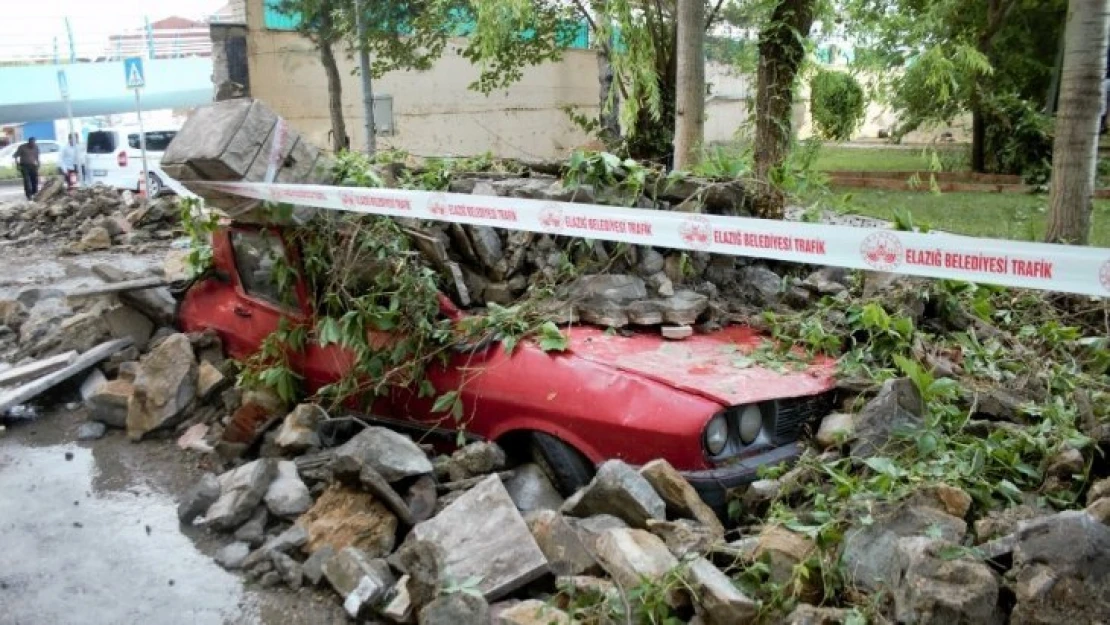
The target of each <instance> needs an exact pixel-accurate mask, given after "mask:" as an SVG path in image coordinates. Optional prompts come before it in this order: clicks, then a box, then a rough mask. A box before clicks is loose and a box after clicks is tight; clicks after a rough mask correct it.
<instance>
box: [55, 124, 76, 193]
mask: <svg viewBox="0 0 1110 625" xmlns="http://www.w3.org/2000/svg"><path fill="white" fill-rule="evenodd" d="M59 159H60V160H61V163H60V164H61V166H62V179H63V180H65V184H66V188H68V189H72V188H73V187H74V185H76V184H77V145H76V139H75V135H72V134H71V135H69V141H68V142H67V144H66V146H65V147H64V148H62V154H61V156H60V157H59Z"/></svg>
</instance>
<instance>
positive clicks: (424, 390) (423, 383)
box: [417, 380, 436, 398]
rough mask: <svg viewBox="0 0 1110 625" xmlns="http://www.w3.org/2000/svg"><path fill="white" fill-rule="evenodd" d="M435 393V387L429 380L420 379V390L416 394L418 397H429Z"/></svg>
mask: <svg viewBox="0 0 1110 625" xmlns="http://www.w3.org/2000/svg"><path fill="white" fill-rule="evenodd" d="M435 394H436V387H435V386H433V385H432V383H431V382H429V381H428V380H420V392H419V393H418V394H417V396H418V397H421V398H424V397H431V396H432V395H435Z"/></svg>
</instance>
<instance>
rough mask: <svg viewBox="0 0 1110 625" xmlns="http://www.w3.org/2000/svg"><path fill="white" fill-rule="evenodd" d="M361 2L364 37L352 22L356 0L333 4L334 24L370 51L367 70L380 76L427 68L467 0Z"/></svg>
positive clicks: (356, 45) (355, 44) (353, 42)
mask: <svg viewBox="0 0 1110 625" xmlns="http://www.w3.org/2000/svg"><path fill="white" fill-rule="evenodd" d="M301 1H303V0H301ZM361 4H362V8H363V19H364V20H365V25H366V26H365V29H366V38H365V39H364V40H362V41H360V40H359V38H358V30H357V28H356V23H355V12H354V11H355V7H356V6H358V3H350V2H339V3H337V4H336V10H335V24H336V28H337V30H339V31H340V32H341V33H343V36H344V37H345V38H346V40H347V41H348V42H349V43H350V45H351V47H352V48H354V49H358V48H360V47H362V48H365V49H366V50H367V51H368V52H369V53H370V59H371V63H370V73H371V75H372V76H373V77H374V78H380V77H381V76H382V75H384V74H385V73H386V72H390V71H394V70H399V69H408V70H415V71H424V70H427V69H430V68H431V66H432V63H434V62H435V60H436V59H438V58H439V57H440V56H442V54H443V50H444V47H445V46H446V45H447V39H448V37H450V36H451V34H452V32H453V31H454V30H455V29H456V27H457V25H458V21H459V16H460V14H461V10H462V9H464V8H465V7H466V6H467V5H468V4H469V2H466V1H464V0H403V1H397V0H374V1H373V2H363V3H361ZM357 71H358V70H357V69H356V70H355V72H357Z"/></svg>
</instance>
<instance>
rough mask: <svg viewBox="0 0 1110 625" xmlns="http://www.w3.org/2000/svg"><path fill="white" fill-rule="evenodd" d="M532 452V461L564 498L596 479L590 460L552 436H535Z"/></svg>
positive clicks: (538, 434)
mask: <svg viewBox="0 0 1110 625" xmlns="http://www.w3.org/2000/svg"><path fill="white" fill-rule="evenodd" d="M531 452H532V461H533V462H535V463H536V464H537V465H539V467H540V468H541V469H543V472H544V473H546V474H547V477H548V479H550V480H551V483H552V484H554V485H555V489H556V490H558V491H559V493H560V494H561V495H562V496H564V497H570V496H571V495H573V494H574V493H575V492H577V491H578V490H579V489H581V488H582V487H584V486H586V485H587V484H589V483H590V480H592V479H593V477H594V466H593V463H591V462H590V461H589V459H587V458H586V457H585V456H583V455H582V454H581V453H580V452H579V451H578V450H577V449H575V448H574V447H571V446H570V445H568V444H566V443H564V442H563V441H561V440H559V439H558V438H555V437H554V436H551V435H550V434H544V433H543V432H536V433H535V434H533V435H532V445H531Z"/></svg>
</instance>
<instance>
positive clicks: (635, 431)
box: [179, 225, 834, 510]
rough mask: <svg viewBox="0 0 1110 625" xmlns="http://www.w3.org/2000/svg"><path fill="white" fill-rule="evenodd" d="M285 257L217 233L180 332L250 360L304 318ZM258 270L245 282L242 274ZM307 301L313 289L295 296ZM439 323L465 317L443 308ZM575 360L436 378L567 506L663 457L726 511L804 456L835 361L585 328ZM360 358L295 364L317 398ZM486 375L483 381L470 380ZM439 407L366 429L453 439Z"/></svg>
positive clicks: (748, 339) (452, 370) (379, 415)
mask: <svg viewBox="0 0 1110 625" xmlns="http://www.w3.org/2000/svg"><path fill="white" fill-rule="evenodd" d="M270 254H272V255H275V256H276V257H286V258H287V259H288V261H289V262H295V259H296V254H290V255H288V256H286V250H285V249H284V244H283V243H282V237H280V236H273V233H268V235H264V234H263V230H262V229H260V228H259V227H254V226H246V225H234V226H227V227H221V228H220V229H219V230H218V231H217V232H216V233H215V234H214V235H213V256H214V261H213V262H214V269H215V271H214V272H213V273H212V274H211V275H212V276H215V277H209V278H207V279H205V280H203V281H198V282H197V283H195V284H194V285H193V286H192V287H191V288H190V289H189V290H188V291H187V293H186V295H185V298H184V300H183V302H182V304H181V308H180V311H179V319H180V324H181V326H182V330H184V331H186V332H194V331H200V330H204V329H208V328H211V329H214V330H215V331H216V332H217V333H218V334H219V335H220V337H221V339H222V340H223V342H224V346H225V348H226V349H227V351H228V353H229V354H230V355H231V356H232V357H235V358H240V359H242V358H245V357H247V356H249V355H251V354H253V353H254V352H256V351H257V350H258V348H259V346H260V344H261V342H262V340H263V339H264V338H265V337H266V336H267V335H269V334H270V333H271V332H273V331H274V330H275V329H277V327H278V323H279V320H280V319H281V318H282V317H283V316H288V317H291V318H296V319H300V320H309V319H310V316H311V314H312V313H311V312H310V308H309V307H308V306H306V305H304V302H305V301H306V300H305V298H303V297H302V298H301V301H302V306H300V308H298V309H292V308H287V307H284V306H282V305H281V304H279V303H278V302H279V301H280V298H279V296H278V293H277V291H276V287H275V286H274V281H273V280H272V276H271V275H270V271H269V269H268V267H267V265H266V263H261V264H260V263H259V258H265V257H267V255H270ZM247 268H249V270H247ZM299 291H300V293H301V294H302V295H303V293H305V291H304V285H300V286H299ZM440 299H441V302H442V304H441V308H442V312H443V314H444V315H446V316H447V317H449V318H451V319H459V318H461V317H462V316H463V314H464V313H461V312H460V311H459V310H458V309H456V308H455V307H454V306H453V305H452V304H451V302H450V300H449V299H448V298H447V297H446V296H441V298H440ZM564 332H565V334H567V335H568V338H569V349H567V350H566V351H564V352H560V353H545V352H543V351H542V350H540V349H539V347H538V346H536V345H534V344H532V343H530V342H527V341H525V342H523V343H522V344H521V345H520V346H519V347H518V348H517V349H516V350H515V351H514V352H513V354H512V355H507V354H506V353H505V350H504V349H502V348H501V347H500V346H499V345H496V344H494V345H488V346H486V347H483V348H479V349H478V351H477V352H475V353H466V354H462V353H460V354H458V355H456V356H455V357H454V360H453V361H452V362H451V363H450V364H449V365H448V366H446V367H440V366H433V367H432V368H431V369H430V370H429V371H428V372H427V377H428V379H429V380H430V381H431V382H432V383H433V385H434V386H435V387H436V389H437V390H438V392H439V393H443V392H446V391H450V390H452V389H457V388H459V387H460V381H461V379H462V377H463V372H462V368H463V367H465V368H466V371H467V375H468V376H471V378H472V379H470V380H469V381H468V382H467V384H466V385H464V386H462V391H461V396H462V401H463V406H464V410H465V414H466V415H468V416H471V418H470V419H469V420H468V421H467V423H466V435H468V436H472V437H477V438H481V439H487V440H493V441H497V442H499V443H502V444H503V445H504V446H506V447H507V448H508V449H510V450H514V449H527V450H529V451H530V453H532V454H533V456H534V457H535V459H536V461H537V462H538V463H539V464H540V466H542V467H544V468H545V470H546V471H547V472H548V473H549V474H551V477H552V478H553V480H554V482H555V484H556V486H557V487H558V488H559V490H560V491H562V492H563V493H564V494H567V493H570V492H573V491H574V490H576V489H577V488H579V487H581V486H583V485H584V484H585V483H587V482H588V481H589V479H590V478H591V476H592V474H593V471H594V467H595V466H596V465H597V464H599V463H601V462H603V461H605V460H608V459H612V458H619V459H621V460H624V461H626V462H628V463H630V464H633V465H641V464H645V463H647V462H648V461H650V460H653V459H655V458H665V459H666V460H668V461H669V462H670V463H671V464H672V465H674V466H675V467H676V468H677V469H678V470H680V471H681V472H683V474H684V475H685V476H686V478H687V479H688V480H689V481H690V483H691V484H693V485H694V487H695V488H696V489H697V490H698V492H699V493H700V494H701V495H702V497H703V498H704V499H705V500H706V501H707V502H708V503H709V504H710V505H712V506H714V507H716V508H717V509H718V510H720V509H721V508H722V507H723V504H724V503H725V491H726V490H727V489H728V488H732V487H735V486H739V485H742V484H745V483H748V482H751V481H753V480H754V479H755V475H756V470H757V469H758V468H759V467H760V466H763V465H766V464H777V463H780V462H783V461H786V460H790V459H792V458H794V457H796V456H797V455H798V453H799V451H800V446H799V444H798V443H797V440H798V438H799V436H800V435H801V433H802V431H803V428H804V427H805V426H807V425H811V424H814V423H816V422H817V421H818V420H820V419H821V418H822V417H823V416H825V414H826V413H827V412H828V411H829V410H830V408H831V391H832V388H833V386H834V381H833V377H832V376H833V363H832V361H830V360H827V359H820V360H817V361H814V362H811V363H809V364H807V365H805V366H804V368H803V369H802V370H795V371H788V372H776V371H773V370H771V369H768V368H765V367H762V366H759V365H758V364H756V363H755V361H754V360H753V359H751V358H748V357H746V356H745V354H750V353H751V351H752V350H753V349H754V348H756V347H758V346H759V345H760V344H761V343H762V342H763V341H764V339H763V337H761V336H760V335H758V334H757V333H755V332H754V331H752V330H751V329H749V328H746V327H739V326H734V327H729V328H726V329H724V330H721V331H719V332H716V333H713V334H708V335H695V336H692V337H690V338H687V339H685V340H683V341H667V340H664V339H663V338H662V337H661V336H659V335H658V334H656V333H654V332H643V333H637V334H635V335H633V336H631V337H625V336H621V335H618V334H612V333H606V332H604V331H603V330H601V329H598V328H594V327H590V326H573V327H569V328H566V329H565V330H564ZM350 363H351V355H350V354H349V353H347V352H345V351H344V350H343V348H341V347H339V346H338V345H329V346H328V347H320V346H319V345H316V344H315V343H314V342H312V341H309V346H308V347H307V348H306V351H305V352H304V353H303V354H301V355H299V356H297V357H296V361H295V362H294V363H293V366H294V367H296V368H298V373H299V374H301V375H302V376H303V377H304V379H305V382H306V384H307V386H308V390H309V391H313V392H314V391H316V390H317V389H319V388H321V387H323V386H325V385H327V384H329V383H331V382H333V381H335V380H337V379H339V378H340V377H341V376H342V372H343V371H344V370H345V369H346V368H347V367H348V366H349V365H350ZM476 370H480V371H481V373H480V375H478V376H477V377H476V378H474V377H473V375H474V371H476ZM433 402H434V398H419V397H418V396H417V394H416V393H415V392H407V391H398V392H395V393H394V394H393V395H392V396H391V397H389V398H387V399H384V400H379V401H378V402H377V403H376V404H375V405H374V408H373V410H374V411H375V414H373V415H369V418H371V419H373V420H377V421H381V422H384V423H385V424H387V425H390V426H393V427H396V428H398V429H408V430H413V429H416V430H423V431H428V430H431V431H433V432H436V433H444V434H450V435H452V436H453V435H454V434H455V432H452V431H451V430H450V429H449V428H450V426H453V425H454V421H452V420H451V419H444V415H443V413H433V412H432V405H433Z"/></svg>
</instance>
